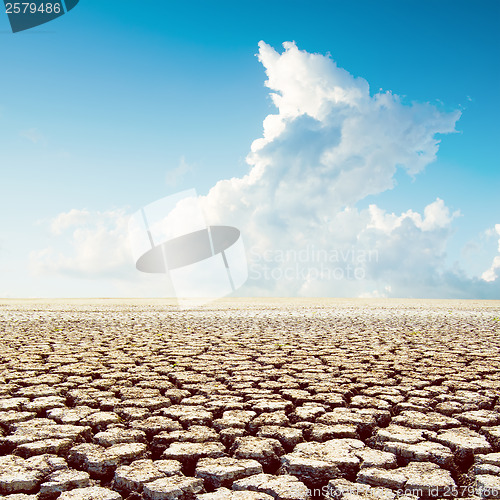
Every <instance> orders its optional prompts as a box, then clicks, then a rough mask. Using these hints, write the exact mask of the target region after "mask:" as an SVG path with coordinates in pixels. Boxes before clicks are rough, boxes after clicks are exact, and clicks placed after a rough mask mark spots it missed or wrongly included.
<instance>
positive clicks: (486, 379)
mask: <svg viewBox="0 0 500 500" xmlns="http://www.w3.org/2000/svg"><path fill="white" fill-rule="evenodd" d="M0 329H1V335H2V338H1V344H0V346H1V349H0V498H8V499H10V500H34V499H38V500H53V499H56V498H59V499H61V500H69V499H73V500H84V499H87V500H119V499H128V500H141V499H144V500H163V499H178V500H196V499H197V500H226V499H227V500H272V499H275V500H308V499H313V498H318V499H319V498H322V499H335V498H343V499H345V500H356V499H359V500H363V499H365V500H369V499H395V498H403V499H418V498H436V499H445V498H468V499H479V498H500V400H499V394H500V302H499V301H462V302H459V301H419V300H405V301H396V300H334V299H331V300H327V299H321V300H313V299H310V300H309V299H308V300H285V299H273V300H264V299H261V300H256V299H253V300H244V299H233V300H226V301H221V302H216V303H212V304H210V305H207V306H204V307H203V308H199V309H192V310H179V309H178V308H177V307H176V306H175V304H174V303H173V302H171V301H160V300H149V301H147V300H121V301H120V300H87V301H85V300H67V301H62V300H53V301H48V300H46V301H43V300H25V301H21V300H2V301H0Z"/></svg>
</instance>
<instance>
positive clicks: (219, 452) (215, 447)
mask: <svg viewBox="0 0 500 500" xmlns="http://www.w3.org/2000/svg"><path fill="white" fill-rule="evenodd" d="M225 451H226V450H225V448H224V446H223V445H222V443H213V442H210V443H172V444H171V445H170V446H169V447H168V448H167V449H166V450H165V451H164V452H163V454H162V457H163V458H166V459H170V460H179V462H182V463H184V464H186V463H192V462H196V461H197V460H199V459H200V458H205V457H209V458H218V457H222V456H224V455H225V454H226V453H225Z"/></svg>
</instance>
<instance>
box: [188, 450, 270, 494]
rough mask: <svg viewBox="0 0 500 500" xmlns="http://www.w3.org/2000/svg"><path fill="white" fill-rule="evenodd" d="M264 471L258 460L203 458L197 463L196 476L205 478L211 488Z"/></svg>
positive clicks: (229, 483) (228, 484) (207, 485)
mask: <svg viewBox="0 0 500 500" xmlns="http://www.w3.org/2000/svg"><path fill="white" fill-rule="evenodd" d="M260 473H262V465H261V464H260V463H259V462H257V461H256V460H245V459H242V460H239V459H236V458H232V457H221V458H202V459H200V460H199V461H198V463H197V464H196V471H195V476H196V477H199V478H201V479H204V480H205V486H206V487H207V488H209V489H217V488H220V487H222V486H228V487H229V486H230V485H231V484H232V483H233V481H236V480H237V479H242V478H244V477H247V476H251V475H253V474H260Z"/></svg>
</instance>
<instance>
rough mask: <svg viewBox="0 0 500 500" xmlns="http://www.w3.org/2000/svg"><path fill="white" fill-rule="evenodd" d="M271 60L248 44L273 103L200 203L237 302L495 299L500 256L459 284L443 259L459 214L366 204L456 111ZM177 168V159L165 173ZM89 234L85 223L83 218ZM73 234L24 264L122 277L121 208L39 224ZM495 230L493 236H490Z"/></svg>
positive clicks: (419, 156)
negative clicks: (231, 272)
mask: <svg viewBox="0 0 500 500" xmlns="http://www.w3.org/2000/svg"><path fill="white" fill-rule="evenodd" d="M283 47H284V50H283V51H282V52H281V53H280V52H278V51H276V50H275V49H274V48H272V47H271V46H269V45H267V44H266V43H264V42H260V43H259V53H258V58H259V61H260V62H261V63H262V64H263V66H264V68H265V72H266V75H267V81H266V86H267V87H268V88H269V89H270V96H271V98H272V101H273V103H274V105H275V107H276V112H275V113H272V114H269V115H268V116H267V117H266V118H265V120H264V123H263V134H262V137H260V138H258V139H256V140H254V141H253V143H252V145H251V151H250V153H249V155H248V157H247V163H248V165H249V171H248V174H247V175H245V176H244V177H242V178H232V179H227V180H221V181H219V182H218V183H217V184H216V185H215V186H214V187H213V188H212V189H211V190H210V191H209V193H208V194H207V196H205V197H204V198H203V199H202V200H201V202H202V206H203V209H204V211H205V215H206V216H207V220H208V221H209V223H210V224H223V225H233V226H235V227H238V228H239V229H240V230H241V231H242V233H243V238H244V241H245V245H246V247H247V250H248V257H249V277H250V279H249V281H248V282H247V284H246V285H245V287H244V290H246V294H248V295H259V296H260V295H264V296H265V295H277V296H289V295H298V296H376V297H377V296H399V297H436V298H443V297H450V298H453V297H457V298H466V297H478V298H480V297H482V298H485V297H490V296H494V294H495V293H496V294H498V293H499V289H498V288H499V286H498V285H499V283H500V280H497V281H495V279H496V276H497V275H496V270H497V269H499V268H500V262H499V259H500V257H497V258H496V259H495V261H494V262H493V264H492V267H491V268H490V269H489V270H488V271H486V272H485V273H484V274H483V279H482V280H481V279H479V278H473V279H471V278H469V277H467V276H465V274H464V273H463V272H462V271H460V270H457V269H449V267H447V264H446V247H447V243H448V240H449V238H450V236H451V235H452V233H453V224H454V220H455V219H456V218H457V217H458V216H459V215H460V214H459V212H453V213H452V212H451V211H450V209H449V208H448V207H447V206H446V204H445V202H444V201H443V200H442V199H440V198H437V199H435V200H433V199H429V200H428V204H427V206H426V207H425V209H424V211H423V213H422V214H421V213H418V212H416V211H414V210H412V209H410V208H409V209H408V210H407V211H405V212H404V213H402V214H399V215H398V214H395V213H391V212H388V211H387V210H385V209H384V208H381V207H379V206H377V205H375V204H372V205H370V206H369V207H368V208H361V207H360V205H361V203H360V202H362V201H363V200H364V199H365V198H366V197H367V196H369V195H377V194H379V193H382V192H383V191H386V190H388V189H392V188H394V187H395V180H394V175H395V173H396V171H397V170H398V169H403V170H404V171H406V172H407V173H408V175H411V176H414V175H417V174H418V173H419V172H422V171H423V170H424V169H425V168H426V167H427V166H428V165H429V164H431V163H432V162H433V161H434V160H435V159H436V154H437V152H438V149H439V143H440V136H441V135H443V134H449V133H453V132H454V131H455V124H456V122H457V120H458V119H459V117H460V112H459V111H455V112H451V113H448V112H443V111H441V110H439V109H438V108H437V107H435V106H433V105H431V104H428V103H405V102H404V101H403V100H402V99H401V98H400V97H399V96H397V95H394V94H392V93H391V92H377V93H374V94H371V93H370V88H369V85H368V83H367V82H366V81H365V80H364V79H362V78H356V77H354V76H352V75H351V74H350V73H348V72H347V71H346V70H344V69H342V68H339V67H338V66H337V65H336V63H335V62H334V61H333V60H332V59H331V58H330V57H327V56H324V55H320V54H311V53H308V52H306V51H302V50H299V48H298V47H297V46H296V44H295V43H292V42H286V43H284V44H283ZM177 170H180V172H178V173H180V174H184V173H185V165H184V164H181V165H180V166H179V167H178V169H176V170H174V172H177ZM90 221H92V222H91V225H90V226H89V223H90ZM70 228H72V233H71V242H72V243H71V244H72V246H73V256H72V257H65V256H64V255H63V254H61V253H58V252H56V251H55V249H48V250H45V251H43V252H41V253H38V254H35V255H33V260H34V261H35V262H37V263H38V267H39V268H44V269H45V270H52V271H54V272H63V273H71V272H73V273H74V272H78V273H80V274H81V275H83V274H87V275H98V274H102V273H111V274H113V273H118V272H122V271H121V269H123V266H126V265H128V266H130V268H133V263H132V261H131V259H130V257H129V256H128V249H126V248H127V246H126V245H127V243H126V242H127V238H126V214H125V212H124V211H113V212H105V213H100V214H98V213H94V214H92V213H89V212H87V211H71V212H70V213H67V214H61V215H60V216H58V217H57V219H56V220H55V221H54V222H53V224H52V230H53V231H54V233H56V234H61V233H63V232H65V231H66V232H67V231H68V230H69V229H70ZM499 234H500V233H499Z"/></svg>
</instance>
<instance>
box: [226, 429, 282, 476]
mask: <svg viewBox="0 0 500 500" xmlns="http://www.w3.org/2000/svg"><path fill="white" fill-rule="evenodd" d="M283 453H284V450H283V447H282V446H281V443H280V442H279V441H278V440H277V439H272V438H262V437H256V436H244V437H241V438H236V440H235V441H234V443H233V446H232V447H231V454H232V455H233V456H234V457H235V458H250V459H254V460H257V461H258V462H260V463H261V464H262V466H263V467H264V469H265V470H266V469H267V468H272V467H274V466H275V465H277V464H278V463H279V460H278V457H279V456H280V455H282V454H283Z"/></svg>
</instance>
